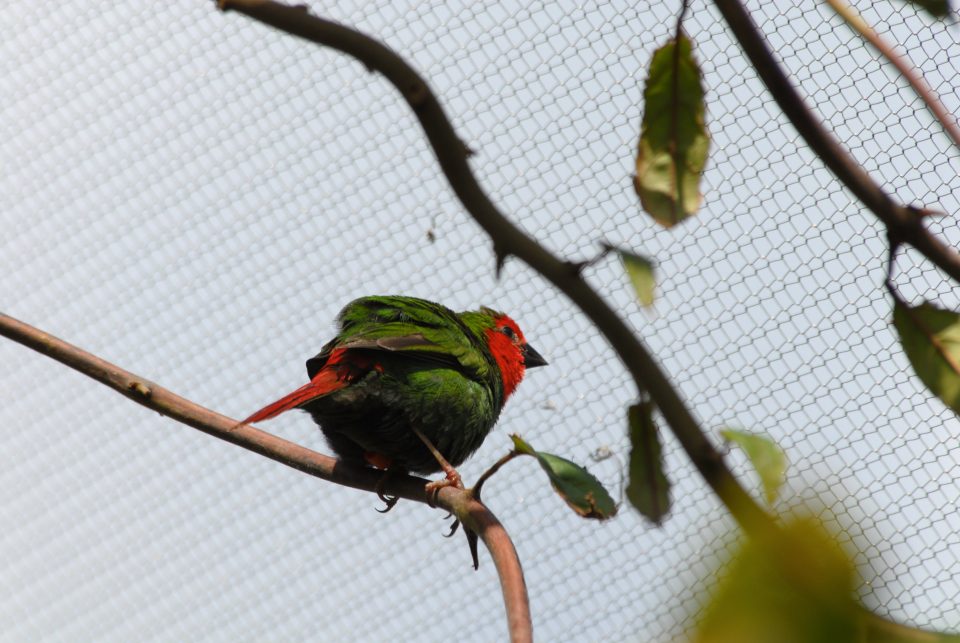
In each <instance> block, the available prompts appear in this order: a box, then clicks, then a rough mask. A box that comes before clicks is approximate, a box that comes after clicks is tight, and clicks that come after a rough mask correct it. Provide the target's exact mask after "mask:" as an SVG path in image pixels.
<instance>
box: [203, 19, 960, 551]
mask: <svg viewBox="0 0 960 643" xmlns="http://www.w3.org/2000/svg"><path fill="white" fill-rule="evenodd" d="M219 5H220V7H221V8H222V9H224V10H233V11H237V12H239V13H243V14H245V15H247V16H250V17H251V18H254V19H256V20H259V21H260V22H263V23H265V24H268V25H270V26H272V27H275V28H277V29H280V30H281V31H285V32H287V33H289V34H292V35H295V36H299V37H301V38H304V39H306V40H309V41H311V42H314V43H317V44H319V45H324V46H327V47H333V48H334V49H338V50H340V51H342V52H343V53H346V54H348V55H350V56H353V57H354V58H356V59H357V60H358V61H359V62H361V63H363V64H364V65H365V66H366V67H367V68H368V69H370V70H372V71H376V72H380V73H381V74H383V75H384V76H385V77H386V79H387V80H389V81H390V82H391V83H392V84H393V85H394V86H395V87H396V88H397V89H398V90H399V91H400V93H401V94H402V96H403V98H404V99H405V100H406V101H407V103H408V104H409V105H410V108H411V109H412V110H413V112H414V114H415V115H416V117H417V119H418V120H419V121H420V125H421V126H422V127H423V130H424V133H425V134H426V136H427V139H428V140H429V141H430V145H431V146H432V147H433V151H434V153H435V154H436V155H437V160H438V162H439V163H440V167H441V169H442V170H443V173H444V175H446V177H447V180H448V181H449V183H450V185H451V187H452V188H453V190H454V192H456V194H457V197H458V198H459V199H460V202H461V203H462V204H463V206H464V207H465V208H466V210H467V211H468V212H469V213H470V215H471V216H472V217H473V219H474V220H475V221H476V222H477V223H478V224H479V225H480V226H481V227H482V228H483V229H484V231H486V233H487V235H488V236H489V237H490V239H491V240H492V242H493V248H494V252H495V254H496V256H497V259H498V263H502V261H503V260H504V259H506V257H507V256H509V255H513V256H515V257H517V258H519V259H521V260H522V261H524V262H525V263H527V264H528V265H529V266H530V267H531V268H533V269H534V270H536V271H537V272H539V273H540V274H541V275H543V276H544V277H545V278H546V279H548V280H549V281H550V282H551V283H553V285H554V286H556V287H557V288H558V289H559V290H560V291H561V292H563V293H564V294H565V295H566V296H567V297H569V298H570V300H571V301H573V302H574V303H575V304H576V305H577V306H578V307H579V308H580V309H581V310H582V311H583V312H584V313H585V314H586V315H587V317H588V318H589V319H590V321H592V322H593V323H594V325H595V326H596V327H597V329H598V330H599V331H600V332H601V333H602V334H603V335H604V336H605V337H606V338H607V341H609V342H610V344H611V345H612V346H613V348H614V350H615V351H616V352H617V354H618V355H619V356H620V359H621V360H622V361H623V363H624V365H625V366H626V368H627V370H628V371H629V372H630V374H631V375H632V377H633V380H634V382H635V383H636V385H637V387H638V388H639V389H640V390H641V391H647V392H648V393H649V394H650V396H651V397H652V398H653V400H654V402H656V404H657V407H658V408H659V409H660V412H661V414H662V415H663V417H664V419H665V420H666V421H667V424H668V425H669V426H670V428H671V429H672V431H673V434H674V435H675V436H676V437H677V440H678V441H679V442H680V444H681V446H682V447H683V449H684V451H685V452H686V453H687V455H688V456H689V457H690V459H691V461H692V462H693V464H694V466H695V467H696V468H697V469H698V470H699V472H700V474H701V475H702V476H703V478H704V480H706V482H707V484H708V485H710V487H711V488H712V489H713V491H714V492H715V493H716V494H717V496H718V497H719V498H720V500H721V501H722V502H723V503H724V505H725V506H726V507H727V509H728V510H729V511H730V512H731V514H732V515H733V516H734V518H735V519H736V520H737V522H738V523H739V524H740V525H741V526H742V527H743V528H744V529H745V530H746V531H747V532H748V533H755V532H756V530H758V529H765V528H766V527H767V526H769V525H770V524H771V522H770V517H769V515H768V514H767V513H766V512H765V511H764V510H763V509H762V508H761V507H760V505H759V504H757V502H756V501H755V500H753V498H752V497H751V496H750V494H748V493H747V492H746V491H745V490H744V488H743V487H742V486H740V483H739V482H738V481H737V479H736V478H735V477H734V475H733V473H731V471H730V469H729V468H728V467H727V465H726V463H725V462H724V461H723V456H722V455H721V454H720V452H719V451H718V450H717V449H716V448H715V447H714V446H713V444H712V443H711V442H710V440H708V439H707V437H706V435H705V433H704V431H703V429H702V428H701V427H700V425H699V424H698V423H697V421H696V420H695V419H694V418H693V415H692V414H691V413H690V411H689V410H688V409H687V407H686V405H685V404H684V403H683V401H682V400H681V399H680V396H679V395H678V394H677V392H676V390H675V389H674V388H673V385H672V384H671V383H670V381H669V380H668V379H667V376H666V375H665V374H664V373H663V371H662V370H661V369H660V366H659V365H658V364H657V363H656V361H655V360H654V359H653V357H652V356H651V355H650V353H649V351H648V350H647V349H646V347H645V346H644V345H643V343H642V342H641V341H640V340H639V339H638V338H637V337H636V335H634V333H633V331H632V330H631V329H630V328H629V327H628V326H627V325H626V323H624V321H623V320H622V319H621V318H620V317H619V316H618V315H617V313H616V312H614V310H613V309H612V308H610V306H609V305H608V304H607V302H606V301H604V299H603V298H602V297H600V295H599V294H598V293H597V292H596V291H595V290H593V289H592V288H591V287H590V286H589V285H588V284H587V282H586V281H584V279H583V278H582V277H581V276H580V275H579V274H578V273H577V271H576V270H571V267H570V264H569V263H568V262H565V261H561V260H560V259H558V258H557V257H555V256H553V255H552V254H551V253H550V252H549V251H547V250H546V249H545V248H544V247H543V246H541V245H540V244H539V243H537V242H536V241H535V240H534V239H533V238H531V237H529V236H527V235H526V234H524V233H523V232H522V231H521V230H520V229H519V228H517V227H516V226H515V225H513V224H512V223H511V222H510V221H509V220H508V219H507V218H506V217H505V216H504V215H503V214H502V213H501V212H500V211H499V210H498V209H497V207H496V206H495V205H494V204H493V202H492V201H491V200H490V198H489V197H488V196H487V195H486V193H485V192H484V191H483V189H482V188H481V187H480V184H479V183H478V182H477V179H476V177H474V175H473V172H472V171H471V170H470V166H469V164H468V163H467V158H468V156H469V154H468V151H467V148H466V147H465V146H464V144H463V142H462V141H461V140H460V138H459V137H458V136H457V135H456V132H454V130H453V126H452V125H451V124H450V120H449V119H448V118H447V116H446V114H445V113H444V111H443V108H442V107H441V106H440V103H439V101H438V100H437V97H436V96H435V95H434V94H433V92H432V91H431V90H430V88H429V87H428V86H427V83H426V81H424V80H423V78H421V77H420V75H419V74H417V72H415V71H414V70H413V69H412V68H411V67H410V66H409V65H408V64H407V63H406V62H405V61H404V60H403V59H402V58H401V57H400V56H398V55H397V54H396V53H394V52H393V51H392V50H391V49H389V48H388V47H386V46H385V45H384V44H382V43H381V42H379V41H378V40H375V39H373V38H371V37H369V36H367V35H365V34H363V33H360V32H359V31H356V30H354V29H351V28H349V27H346V26H344V25H341V24H338V23H336V22H332V21H329V20H325V19H323V18H319V17H317V16H312V15H310V14H309V13H308V12H307V11H306V10H305V9H304V8H303V7H292V6H287V5H282V4H278V3H276V2H268V1H266V0H220V3H219ZM957 275H958V277H960V266H958V270H957Z"/></svg>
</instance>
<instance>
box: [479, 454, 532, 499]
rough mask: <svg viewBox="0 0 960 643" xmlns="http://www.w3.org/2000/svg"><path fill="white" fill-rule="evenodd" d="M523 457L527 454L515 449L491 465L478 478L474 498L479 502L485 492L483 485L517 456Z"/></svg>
mask: <svg viewBox="0 0 960 643" xmlns="http://www.w3.org/2000/svg"><path fill="white" fill-rule="evenodd" d="M521 455H525V454H523V453H520V452H519V451H517V450H516V449H514V450H513V451H511V452H509V453H508V454H507V455H505V456H503V457H502V458H500V459H499V460H497V461H496V462H494V463H493V464H492V465H490V468H489V469H487V470H486V471H484V472H483V473H482V474H480V477H479V478H477V482H476V483H475V484H474V485H473V488H472V489H471V491H473V496H474V497H475V498H476V499H477V500H479V499H480V492H481V491H482V490H483V483H485V482H486V481H487V480H489V479H490V477H491V476H492V475H493V474H495V473H496V472H497V471H499V470H500V468H501V467H503V465H505V464H506V463H508V462H510V461H511V460H513V459H514V458H516V457H517V456H521Z"/></svg>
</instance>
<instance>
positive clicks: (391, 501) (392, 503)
mask: <svg viewBox="0 0 960 643" xmlns="http://www.w3.org/2000/svg"><path fill="white" fill-rule="evenodd" d="M377 497H379V498H380V500H383V502H384V504H386V505H387V506H386V507H384V508H383V509H377V511H378V512H379V513H382V514H385V513H387V512H388V511H390V510H391V509H393V508H394V507H396V506H397V503H398V502H400V497H399V496H385V495H383V494H382V493H378V494H377Z"/></svg>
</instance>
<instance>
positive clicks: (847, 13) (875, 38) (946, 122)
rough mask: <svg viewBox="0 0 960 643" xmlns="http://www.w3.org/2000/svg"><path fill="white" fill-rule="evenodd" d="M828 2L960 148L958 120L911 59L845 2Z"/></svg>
mask: <svg viewBox="0 0 960 643" xmlns="http://www.w3.org/2000/svg"><path fill="white" fill-rule="evenodd" d="M826 1H827V3H828V4H829V5H830V6H831V7H833V10H834V11H836V12H837V14H838V15H839V16H840V17H841V18H843V19H844V20H845V21H846V23H847V24H848V25H850V28H851V29H853V30H854V31H855V32H857V33H858V34H860V36H861V37H862V38H863V39H864V40H866V41H867V42H869V43H870V44H871V45H873V46H874V48H875V49H876V50H877V51H878V52H880V55H881V56H883V57H884V58H886V59H887V60H888V61H890V63H891V64H893V66H894V67H896V68H897V71H899V72H900V75H901V76H903V77H904V79H906V81H907V82H908V83H910V86H911V87H913V91H915V92H916V93H917V96H919V97H920V100H922V101H923V102H924V103H925V104H926V106H927V109H929V110H930V113H931V114H933V117H934V118H935V119H937V121H938V122H939V123H940V126H941V127H943V129H944V131H945V132H946V133H947V136H949V137H950V138H951V139H952V140H953V144H954V145H956V146H957V147H960V127H957V122H956V119H954V118H953V116H951V114H950V113H949V112H948V111H947V108H946V107H944V106H943V103H941V102H940V99H939V98H938V97H937V95H936V93H934V91H933V89H932V88H931V87H930V86H929V85H928V84H927V82H926V81H925V80H924V79H923V77H922V76H920V75H919V74H916V73H914V71H913V69H912V68H911V67H910V66H909V65H908V64H907V59H906V58H905V57H904V56H900V55H898V54H897V52H896V51H894V50H893V47H892V46H891V45H889V44H888V43H887V42H886V41H884V40H883V38H881V37H880V34H878V33H877V32H876V31H874V30H873V28H872V27H871V26H870V25H868V24H867V22H866V21H865V20H864V19H863V18H861V17H860V15H859V14H858V13H857V11H856V10H855V9H854V8H853V7H851V6H850V5H848V4H847V3H846V2H843V0H826Z"/></svg>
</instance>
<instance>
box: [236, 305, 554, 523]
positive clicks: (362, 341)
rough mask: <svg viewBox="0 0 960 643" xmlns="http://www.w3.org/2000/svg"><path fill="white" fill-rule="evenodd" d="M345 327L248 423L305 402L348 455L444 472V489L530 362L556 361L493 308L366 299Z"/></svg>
mask: <svg viewBox="0 0 960 643" xmlns="http://www.w3.org/2000/svg"><path fill="white" fill-rule="evenodd" d="M338 326H339V332H338V333H337V335H336V337H334V338H333V339H332V340H331V341H329V342H328V343H327V344H326V345H325V346H323V348H322V349H321V350H320V352H319V353H318V354H317V355H316V356H315V357H312V358H310V359H309V360H307V375H308V376H309V377H310V381H309V382H308V383H307V384H305V385H304V386H302V387H300V388H298V389H297V390H295V391H293V392H292V393H290V394H289V395H286V396H285V397H283V398H281V399H280V400H278V401H276V402H274V403H273V404H270V405H268V406H266V407H264V408H262V409H260V410H259V411H257V412H256V413H254V414H253V415H251V416H250V417H248V418H247V419H246V420H244V423H252V422H259V421H261V420H266V419H269V418H272V417H275V416H276V415H279V414H280V413H283V412H284V411H287V410H290V409H294V408H299V409H303V410H305V411H307V412H308V413H310V415H311V416H313V419H314V421H315V422H316V423H317V424H318V425H320V429H321V430H322V431H323V434H324V435H325V436H326V439H327V441H328V442H329V444H330V447H331V448H332V449H333V450H334V452H335V453H336V454H337V456H338V457H339V458H340V459H341V460H344V461H347V462H352V463H356V464H369V465H372V466H375V467H377V468H380V469H386V470H389V471H408V472H411V473H421V474H430V473H435V472H438V471H444V472H445V473H446V474H447V480H446V481H440V482H437V483H431V484H432V485H436V487H440V486H445V485H447V484H457V485H458V486H459V485H460V480H459V475H458V474H457V473H456V471H455V470H453V468H452V467H455V466H457V465H459V464H461V463H462V462H463V461H464V460H466V459H467V458H468V457H469V456H470V455H471V454H472V453H473V452H474V451H476V450H477V448H479V447H480V445H481V444H482V443H483V441H484V439H485V438H486V437H487V435H488V434H489V433H490V430H491V429H492V428H493V426H494V424H495V423H496V421H497V418H498V417H499V416H500V411H501V410H502V409H503V405H504V403H505V402H506V401H507V398H509V397H510V395H511V394H512V393H513V392H514V390H515V389H516V388H517V385H518V384H519V383H520V380H522V379H523V375H524V372H525V371H526V369H528V368H533V367H536V366H543V365H545V364H546V363H547V362H546V360H544V359H543V357H541V356H540V354H539V353H538V352H537V351H536V350H534V349H533V348H532V347H530V346H529V345H528V344H527V341H526V339H524V336H523V333H522V332H521V331H520V328H519V327H518V326H517V324H516V322H514V321H513V320H512V319H510V317H508V316H507V315H505V314H503V313H500V312H497V311H495V310H491V309H489V308H480V309H479V310H476V311H467V312H461V313H456V312H454V311H452V310H450V309H449V308H447V307H445V306H442V305H440V304H436V303H433V302H430V301H426V300H424V299H417V298H415V297H400V296H374V297H362V298H360V299H357V300H355V301H352V302H350V303H349V304H347V306H346V307H345V308H344V309H343V310H342V311H341V312H340V315H339V317H338ZM434 450H435V451H436V453H434ZM438 455H439V456H440V457H437V456H438ZM447 463H449V464H447ZM436 487H434V489H435V488H436ZM388 504H389V503H388ZM391 506H392V505H391Z"/></svg>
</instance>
